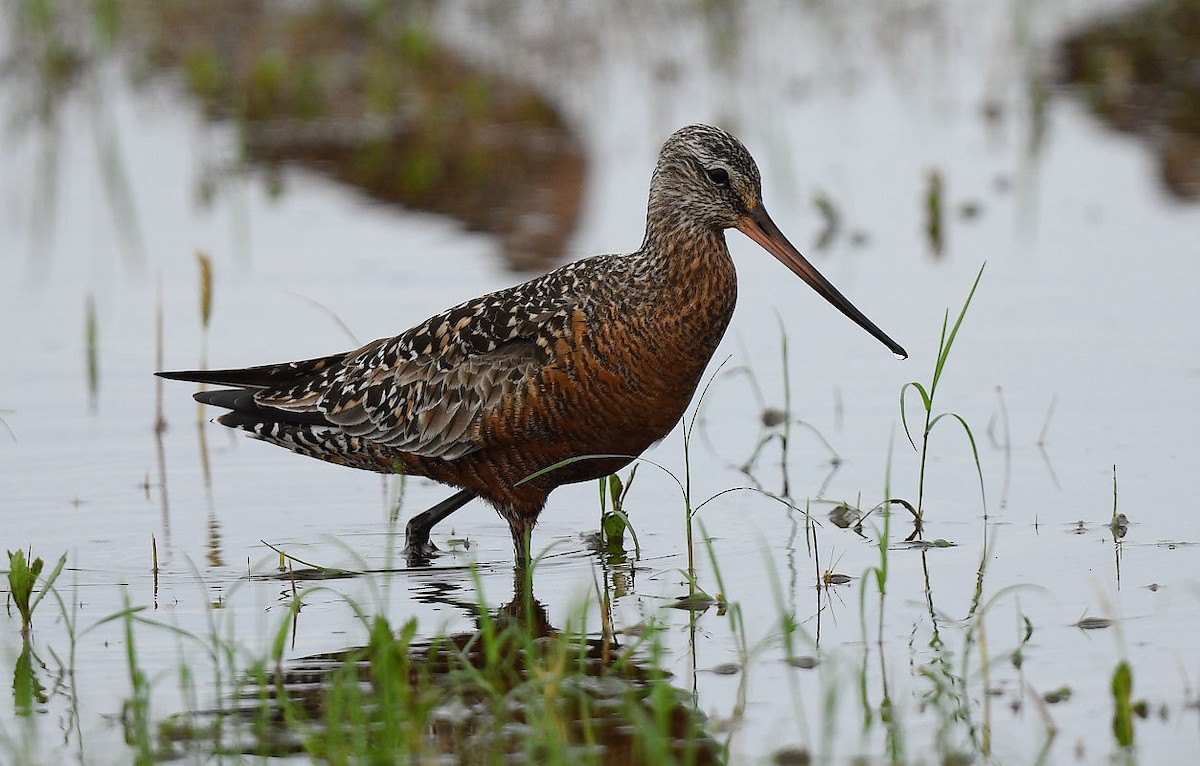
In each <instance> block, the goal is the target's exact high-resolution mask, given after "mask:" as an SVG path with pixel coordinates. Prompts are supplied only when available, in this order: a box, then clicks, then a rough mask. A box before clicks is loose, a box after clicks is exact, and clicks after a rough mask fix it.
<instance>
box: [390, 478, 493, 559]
mask: <svg viewBox="0 0 1200 766" xmlns="http://www.w3.org/2000/svg"><path fill="white" fill-rule="evenodd" d="M475 498H476V495H475V493H474V492H470V491H468V490H465V489H464V490H459V491H458V492H455V493H454V494H453V495H451V496H450V497H448V498H446V499H445V500H443V501H442V502H440V503H438V504H437V505H435V506H433V507H432V508H430V509H429V510H428V511H424V512H422V513H418V514H417V515H416V516H413V517H412V518H411V519H409V520H408V525H407V526H406V527H405V528H404V553H405V554H407V555H408V558H409V563H410V565H411V564H412V563H413V562H414V560H415V561H417V562H420V561H422V560H424V561H425V562H426V563H427V562H428V561H429V559H430V558H431V557H433V556H436V555H437V554H438V553H439V551H438V549H437V547H436V546H435V545H434V544H433V543H431V542H430V541H429V532H430V531H431V530H432V529H433V527H434V525H435V524H437V523H438V522H439V521H441V520H442V519H444V518H446V517H447V516H449V515H450V514H452V513H454V512H455V511H457V510H458V509H459V508H462V507H463V506H464V505H466V504H467V503H469V502H471V501H472V500H474V499H475Z"/></svg>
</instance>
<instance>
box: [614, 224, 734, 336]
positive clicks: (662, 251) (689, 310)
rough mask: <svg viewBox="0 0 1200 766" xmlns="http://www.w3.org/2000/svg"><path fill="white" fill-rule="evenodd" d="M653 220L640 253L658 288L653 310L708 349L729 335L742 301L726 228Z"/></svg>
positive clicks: (643, 267)
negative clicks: (730, 323)
mask: <svg viewBox="0 0 1200 766" xmlns="http://www.w3.org/2000/svg"><path fill="white" fill-rule="evenodd" d="M669 223H670V221H669V219H665V220H664V219H658V220H657V221H652V222H651V223H650V224H649V225H648V226H647V230H646V239H645V241H644V243H643V245H642V249H641V251H640V252H639V253H638V256H639V258H640V260H641V269H639V270H640V271H641V274H642V275H643V278H644V279H645V280H646V283H647V284H648V285H650V286H652V289H653V292H654V300H655V305H654V313H656V314H658V321H659V322H660V323H661V326H662V327H664V328H665V327H673V328H675V329H676V330H677V331H678V332H679V333H681V335H682V336H690V338H691V343H694V344H697V345H698V346H701V347H704V350H705V351H706V352H707V353H710V354H711V353H712V351H713V350H715V349H716V344H717V343H718V342H719V341H720V339H721V336H722V335H724V333H725V328H726V327H727V326H728V325H729V320H730V319H731V318H732V316H733V309H734V306H735V304H736V303H737V274H736V272H735V271H734V266H733V258H732V257H730V255H729V248H728V247H727V246H726V244H725V235H724V233H723V232H721V231H717V230H712V229H707V228H697V227H689V226H687V225H686V224H676V225H674V226H668V225H665V224H669Z"/></svg>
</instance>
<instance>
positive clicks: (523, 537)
mask: <svg viewBox="0 0 1200 766" xmlns="http://www.w3.org/2000/svg"><path fill="white" fill-rule="evenodd" d="M508 529H509V531H510V532H512V539H513V551H514V557H515V560H516V564H517V568H518V569H520V570H522V571H523V572H524V571H526V570H527V569H528V567H529V564H530V555H529V548H530V544H531V543H530V538H531V537H532V535H533V524H532V523H531V522H528V521H526V520H524V519H515V520H514V519H509V520H508Z"/></svg>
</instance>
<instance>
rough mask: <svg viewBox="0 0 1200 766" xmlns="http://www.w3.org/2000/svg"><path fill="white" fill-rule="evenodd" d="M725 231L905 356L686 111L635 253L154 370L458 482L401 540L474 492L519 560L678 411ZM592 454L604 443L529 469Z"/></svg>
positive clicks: (414, 470)
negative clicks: (255, 355) (399, 315)
mask: <svg viewBox="0 0 1200 766" xmlns="http://www.w3.org/2000/svg"><path fill="white" fill-rule="evenodd" d="M726 229H738V230H739V231H741V232H742V233H744V234H745V235H746V236H748V237H750V239H752V240H754V241H755V242H757V243H758V244H760V245H762V247H763V248H765V249H766V250H767V251H768V252H770V253H771V254H772V255H774V256H775V257H776V258H778V259H779V260H780V261H782V262H783V263H784V265H786V266H787V267H788V268H789V269H791V270H792V271H793V272H795V273H796V275H797V276H799V277H800V278H801V279H803V280H804V281H805V282H807V283H808V284H809V285H810V286H812V288H813V289H815V290H816V291H817V292H818V293H819V294H820V295H821V296H822V297H824V298H825V299H826V300H827V301H829V302H830V303H831V304H833V305H834V306H835V307H836V308H837V309H838V310H840V311H841V312H842V313H843V314H845V315H846V316H848V317H850V318H851V319H852V320H854V321H855V322H856V323H858V324H859V325H860V326H861V327H863V328H864V329H865V330H866V331H867V332H869V333H870V334H871V335H873V336H875V337H876V338H877V339H879V340H880V341H882V342H883V343H884V345H886V346H887V347H888V348H889V349H891V351H892V352H893V353H894V354H896V356H898V357H901V358H903V357H905V356H906V354H905V351H904V349H903V348H901V347H900V345H899V344H897V343H896V342H895V341H893V340H892V339H891V338H889V337H888V336H887V335H886V334H885V333H884V332H883V331H882V330H880V329H879V328H878V327H876V326H875V325H874V324H873V323H872V322H871V321H870V320H869V319H867V318H866V317H865V316H864V315H863V314H862V312H860V311H859V310H858V309H857V308H855V307H854V306H853V305H852V304H851V303H850V301H848V300H847V299H846V298H845V297H844V296H843V295H842V294H841V293H840V292H838V291H837V289H836V288H834V287H833V285H831V284H830V283H829V282H828V281H827V280H826V279H825V278H824V277H823V276H821V274H820V273H818V272H817V270H816V269H815V268H813V266H812V265H811V264H810V263H809V262H808V261H806V260H805V259H804V257H803V256H802V255H801V254H800V253H799V252H798V251H797V250H796V248H795V247H793V246H792V245H791V243H789V242H788V240H787V239H786V238H785V237H784V236H783V234H782V233H781V232H780V231H779V229H778V228H777V227H776V226H775V224H774V223H773V222H772V221H771V218H770V217H769V216H768V215H767V210H766V208H765V207H763V202H762V187H761V180H760V176H759V172H758V167H757V165H755V162H754V159H753V158H752V157H751V156H750V153H749V152H748V151H746V148H745V147H744V146H743V145H742V143H741V142H740V141H738V140H737V139H736V138H734V137H733V136H732V135H730V134H729V133H727V132H725V131H723V130H720V129H718V128H713V127H709V126H706V125H692V126H689V127H685V128H682V129H680V130H678V131H676V132H675V133H674V134H673V135H671V137H670V138H668V139H667V141H666V143H665V144H663V147H662V150H661V152H660V153H659V156H658V163H657V165H656V167H655V169H654V174H653V176H652V178H651V179H650V201H649V206H648V209H647V213H646V234H645V239H644V240H643V241H642V246H641V248H639V249H638V250H637V251H636V252H633V253H629V254H627V255H599V256H595V257H592V258H586V259H583V260H580V261H576V262H574V263H570V264H567V265H565V266H563V267H561V268H559V269H556V270H554V271H551V272H550V273H548V274H546V275H545V276H541V277H538V278H537V279H533V280H531V281H529V282H525V283H524V284H520V285H516V286H515V287H509V288H507V289H504V290H498V291H496V292H494V293H491V294H489V295H485V296H483V297H481V298H476V299H474V300H470V301H467V302H466V303H462V304H459V305H458V306H455V307H453V308H451V309H447V310H446V311H444V312H442V313H441V314H438V315H437V316H434V317H430V318H429V319H427V320H425V321H424V322H422V323H421V324H419V325H417V326H416V327H413V328H412V329H410V330H408V331H407V332H404V333H401V334H400V335H397V336H395V337H393V338H381V339H379V340H376V341H372V342H371V343H368V344H367V345H365V346H363V347H362V348H358V349H355V350H353V351H348V352H345V353H341V354H334V355H332V356H325V357H321V358H319V359H308V360H304V361H299V362H286V363H282V364H270V365H264V366H261V367H249V368H245V369H234V370H193V371H181V372H160V373H158V374H159V375H161V376H162V377H164V378H171V379H174V380H186V381H193V382H197V383H211V384H217V385H223V386H229V387H230V388H225V389H220V390H213V391H202V392H200V393H198V394H196V395H195V396H196V399H197V400H198V401H200V402H203V403H205V404H211V405H214V406H217V407H224V408H226V409H228V410H230V412H227V413H225V414H224V415H221V416H220V417H219V418H217V422H218V423H220V424H222V425H225V426H229V427H230V428H236V429H240V430H243V431H247V432H249V433H251V434H252V435H254V436H255V437H257V438H259V439H261V440H263V441H266V442H270V443H272V444H276V445H279V446H281V447H286V448H288V449H290V450H292V451H293V452H297V453H299V454H301V455H308V456H309V457H314V458H317V459H319V460H326V461H329V462H331V463H338V464H341V465H347V466H351V467H353V468H361V469H365V470H368V471H377V472H380V473H405V474H412V475H416V476H426V477H429V478H431V479H434V480H436V481H439V482H442V483H444V484H449V485H451V486H453V487H458V488H459V491H458V492H457V493H456V494H454V495H452V496H451V497H449V498H447V499H446V500H444V501H443V502H441V503H439V504H437V505H435V506H434V507H432V508H430V509H429V510H427V511H425V512H424V513H420V514H418V515H416V516H414V517H413V518H412V519H411V520H410V521H409V523H408V525H407V528H406V549H407V551H408V552H409V553H410V554H412V555H414V556H416V557H418V558H421V557H427V556H429V555H432V554H433V553H434V552H436V548H434V546H433V545H432V544H431V543H430V540H429V534H430V530H431V529H432V528H433V526H434V525H435V524H437V523H438V522H439V521H441V520H443V519H445V518H446V517H447V516H449V515H450V514H451V513H453V512H454V511H456V510H457V509H459V508H460V507H462V506H463V505H465V504H466V503H467V502H469V501H470V500H473V499H475V498H477V497H478V498H483V499H484V500H486V501H488V502H489V503H491V505H492V506H493V507H494V508H495V509H496V510H497V511H498V512H499V514H500V516H502V517H503V518H504V520H505V521H507V522H508V525H509V528H510V530H511V532H512V539H513V545H514V547H515V549H516V559H517V561H518V563H525V562H527V561H528V558H529V546H530V541H529V536H530V532H531V531H532V529H533V526H534V524H535V523H537V519H538V515H539V514H540V513H541V512H542V509H543V508H544V507H545V505H546V498H547V496H548V495H549V494H550V492H551V491H552V490H553V489H555V488H556V487H558V486H561V485H563V484H569V483H572V482H580V481H587V480H590V479H596V478H600V477H602V476H606V475H608V474H610V473H613V472H614V471H617V470H618V469H620V468H622V467H624V466H625V465H627V464H629V463H630V462H631V461H632V460H633V459H634V458H636V457H637V456H638V455H640V454H641V453H642V452H643V451H644V450H645V449H646V448H648V447H649V446H650V445H652V444H654V443H655V442H657V441H659V440H660V439H662V438H663V437H664V436H666V435H667V433H668V432H670V431H671V429H672V428H674V426H675V424H676V423H677V422H678V421H679V419H680V417H681V416H682V415H683V412H684V410H685V408H686V407H687V405H688V403H689V402H690V401H691V398H692V395H693V393H695V391H696V386H697V384H698V383H699V382H700V377H701V375H702V374H703V373H704V369H705V367H706V366H707V365H708V362H709V360H710V359H711V358H712V355H713V352H714V351H715V350H716V348H717V343H718V342H719V341H720V340H721V336H722V335H724V333H725V328H726V327H727V326H728V325H729V320H730V317H732V315H733V308H734V303H735V302H736V298H737V277H736V274H735V273H734V266H733V260H732V258H731V257H730V255H729V249H728V247H727V246H726V244H725V234H724V232H725V230H726ZM588 455H604V456H605V457H603V458H587V459H580V460H576V461H574V462H569V463H566V464H564V465H562V466H560V467H558V468H557V469H555V470H551V471H548V472H544V473H539V471H542V470H543V469H546V468H547V467H550V466H553V465H556V464H559V463H562V462H563V461H568V460H569V459H571V458H579V457H582V456H588ZM614 456H615V457H614ZM535 474H537V475H536V476H535ZM531 476H533V477H534V478H532V479H530V478H529V477H531Z"/></svg>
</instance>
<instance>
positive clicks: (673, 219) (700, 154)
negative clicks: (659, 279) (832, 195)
mask: <svg viewBox="0 0 1200 766" xmlns="http://www.w3.org/2000/svg"><path fill="white" fill-rule="evenodd" d="M648 216H649V219H650V221H651V222H655V221H659V222H670V223H669V224H668V225H667V226H665V227H664V228H663V229H662V230H660V231H658V232H657V235H658V236H665V237H670V236H675V235H679V234H682V233H684V232H685V231H687V230H691V231H695V230H696V229H700V230H707V231H710V232H711V231H723V230H725V229H737V230H738V231H740V232H742V233H743V234H745V235H746V236H747V237H749V238H750V239H752V240H754V241H755V242H757V243H758V244H759V245H761V246H762V247H763V248H764V249H765V250H766V251H767V252H769V253H771V255H773V256H775V257H776V258H778V259H779V260H780V261H781V262H782V263H783V264H784V265H785V266H787V267H788V268H789V269H791V270H792V272H794V273H795V274H796V275H797V276H798V277H800V278H801V279H803V280H804V281H805V282H807V283H808V284H809V286H811V287H812V288H813V289H814V290H816V291H817V293H819V294H820V295H821V297H823V298H825V300H827V301H829V302H830V303H832V304H833V305H834V307H835V308H837V309H838V310H839V311H841V312H842V313H843V314H845V315H846V316H848V317H850V319H852V320H854V322H855V323H857V324H858V325H859V326H861V327H862V328H863V329H864V330H866V331H867V332H869V333H870V334H871V335H873V336H874V337H875V338H876V339H878V340H879V341H880V342H882V343H883V344H884V345H885V346H887V347H888V348H889V349H890V350H891V351H892V353H893V354H895V355H896V356H898V357H900V358H904V357H907V356H908V354H907V352H905V350H904V349H903V348H902V347H901V346H900V344H899V343H896V341H894V340H892V339H891V338H890V337H888V336H887V334H886V333H884V332H883V331H882V330H880V329H879V328H878V327H876V326H875V324H874V323H872V322H871V320H869V319H867V318H866V316H864V315H863V313H862V312H861V311H859V310H858V309H857V308H855V307H854V305H853V304H852V303H850V301H849V300H848V299H847V298H846V297H845V296H844V295H842V294H841V293H840V292H839V291H838V290H837V288H835V287H834V286H833V285H832V284H830V283H829V280H827V279H825V277H824V276H822V275H821V273H820V272H819V271H817V270H816V268H814V267H813V265H812V264H811V263H809V262H808V260H807V259H806V258H805V257H804V256H803V255H801V254H800V251H799V250H797V249H796V248H795V247H794V246H793V245H792V243H791V242H789V241H788V240H787V237H785V236H784V235H783V232H781V231H780V230H779V227H777V226H776V225H775V223H774V222H773V221H772V220H771V217H770V216H769V215H767V209H766V207H764V205H763V202H762V177H761V176H760V175H759V172H758V165H757V164H756V163H755V162H754V158H753V157H751V156H750V152H749V151H747V150H746V147H745V146H744V145H743V144H742V142H741V141H739V140H738V139H737V138H735V137H734V136H733V135H732V134H730V133H728V132H726V131H724V130H721V129H720V128H714V127H712V126H710V125H689V126H687V127H685V128H680V129H679V130H677V131H675V132H674V133H672V134H671V136H670V138H668V139H667V141H666V143H664V144H663V147H662V150H661V151H660V152H659V155H658V164H657V166H656V167H655V168H654V177H653V178H652V179H651V181H650V207H649V211H648ZM681 230H683V231H681ZM647 235H648V236H650V232H649V228H648V231H647Z"/></svg>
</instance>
